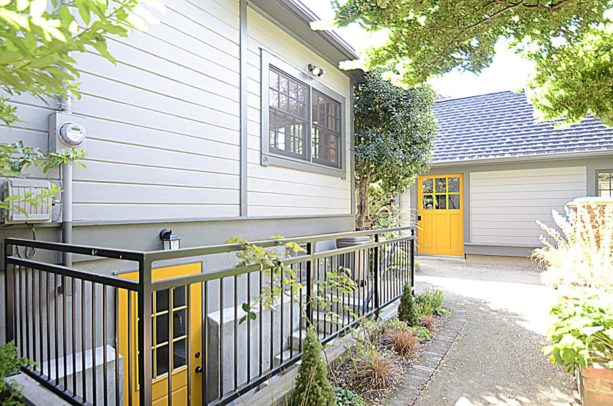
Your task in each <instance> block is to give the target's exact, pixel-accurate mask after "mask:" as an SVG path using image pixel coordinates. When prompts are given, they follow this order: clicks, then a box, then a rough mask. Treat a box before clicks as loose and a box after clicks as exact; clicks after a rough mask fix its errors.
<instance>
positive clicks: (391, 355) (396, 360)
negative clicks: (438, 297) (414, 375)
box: [329, 314, 449, 405]
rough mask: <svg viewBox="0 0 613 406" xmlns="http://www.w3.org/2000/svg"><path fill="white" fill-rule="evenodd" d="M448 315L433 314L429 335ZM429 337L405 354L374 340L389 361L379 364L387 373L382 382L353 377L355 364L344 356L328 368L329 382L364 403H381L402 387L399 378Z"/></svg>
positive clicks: (438, 329) (440, 326)
mask: <svg viewBox="0 0 613 406" xmlns="http://www.w3.org/2000/svg"><path fill="white" fill-rule="evenodd" d="M448 317H449V314H444V315H441V316H435V318H434V319H435V324H434V326H432V330H430V333H431V334H432V338H434V337H436V335H437V334H438V332H439V331H440V330H441V329H442V327H443V326H444V325H445V323H446V321H447V318H448ZM392 320H394V319H392ZM385 323H386V322H382V324H385ZM432 338H430V339H428V340H424V341H419V340H418V341H417V343H416V345H415V347H414V348H413V349H412V351H411V352H410V353H408V354H406V355H400V354H398V353H397V352H396V351H394V349H393V348H392V346H391V345H389V343H386V342H382V341H381V340H379V341H378V342H375V343H374V344H375V346H376V348H377V351H379V352H381V353H383V354H385V357H387V359H386V361H385V362H388V363H389V364H388V365H385V364H380V365H381V366H382V367H385V368H388V369H389V372H390V377H389V381H388V382H386V384H384V385H373V384H372V381H371V382H368V378H367V377H364V376H362V379H356V370H355V366H354V363H353V361H352V360H351V359H349V358H348V356H345V357H343V359H342V360H341V361H340V362H338V363H337V364H336V365H335V367H334V368H333V369H332V370H331V371H330V374H329V377H330V381H331V382H332V384H333V385H334V386H336V387H340V388H344V389H349V390H351V391H352V392H354V393H356V394H358V395H360V396H361V397H362V398H363V400H364V402H365V403H366V404H367V405H381V404H384V403H385V401H386V400H387V399H388V398H389V397H390V396H391V395H393V394H394V393H395V392H396V391H397V390H399V389H401V386H402V384H403V383H404V380H403V379H402V378H403V377H404V376H405V375H407V374H408V372H409V370H410V369H411V367H412V366H414V365H415V364H416V362H417V361H418V359H419V357H420V355H421V354H422V353H423V352H424V351H425V350H426V348H427V347H428V344H429V343H430V341H431V340H432ZM350 353H351V351H350Z"/></svg>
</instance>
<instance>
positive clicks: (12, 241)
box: [4, 238, 145, 261]
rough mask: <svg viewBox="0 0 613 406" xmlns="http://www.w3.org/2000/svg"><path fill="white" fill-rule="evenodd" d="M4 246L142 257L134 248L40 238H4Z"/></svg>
mask: <svg viewBox="0 0 613 406" xmlns="http://www.w3.org/2000/svg"><path fill="white" fill-rule="evenodd" d="M4 244H5V246H7V245H12V246H16V247H29V248H38V249H41V250H50V251H59V252H68V253H72V254H81V255H88V256H97V257H105V258H114V259H124V260H128V261H141V260H143V258H144V254H145V253H144V252H142V251H134V250H119V249H114V248H104V247H94V246H91V245H75V244H65V243H61V242H50V241H40V240H28V239H25V238H6V239H5V240H4Z"/></svg>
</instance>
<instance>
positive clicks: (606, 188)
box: [596, 169, 613, 197]
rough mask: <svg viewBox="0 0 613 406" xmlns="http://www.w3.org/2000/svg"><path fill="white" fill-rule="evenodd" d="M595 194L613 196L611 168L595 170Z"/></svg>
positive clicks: (612, 172) (612, 173)
mask: <svg viewBox="0 0 613 406" xmlns="http://www.w3.org/2000/svg"><path fill="white" fill-rule="evenodd" d="M596 194H597V195H598V196H600V197H613V169H610V170H604V171H598V172H596Z"/></svg>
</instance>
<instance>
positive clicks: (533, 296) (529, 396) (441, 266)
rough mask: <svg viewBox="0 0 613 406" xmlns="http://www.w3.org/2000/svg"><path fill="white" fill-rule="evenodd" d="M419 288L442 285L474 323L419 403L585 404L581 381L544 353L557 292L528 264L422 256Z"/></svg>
mask: <svg viewBox="0 0 613 406" xmlns="http://www.w3.org/2000/svg"><path fill="white" fill-rule="evenodd" d="M420 263H421V271H420V273H418V274H417V278H416V280H417V291H418V292H419V291H420V290H423V289H425V288H426V287H428V286H436V287H438V288H440V289H442V290H443V291H444V293H445V299H446V303H447V305H448V306H449V307H451V308H455V309H463V310H464V311H465V312H466V313H465V318H466V320H467V324H466V326H465V328H464V330H463V332H462V333H461V334H460V336H459V337H458V338H457V339H456V341H455V343H454V344H453V345H452V347H451V349H450V350H449V352H448V353H447V356H446V358H445V359H444V360H443V362H442V363H441V365H440V366H439V368H438V370H437V372H436V373H435V374H434V375H433V377H432V378H431V380H430V382H429V383H428V384H427V385H426V386H425V387H424V389H423V390H422V392H421V393H420V394H419V396H418V397H417V401H416V402H415V405H417V406H439V405H440V406H444V405H454V406H485V405H505V406H507V405H512V406H514V405H520V406H525V405H530V406H562V405H578V404H579V402H578V401H577V400H576V399H577V396H578V395H577V394H576V392H575V384H574V382H573V379H572V378H571V377H570V376H569V375H567V374H565V373H564V371H563V370H561V369H560V368H554V367H553V366H551V364H549V361H548V360H547V359H546V358H545V357H544V356H543V354H542V353H541V347H542V346H543V345H544V344H545V342H546V340H545V330H546V320H547V314H548V311H549V308H550V306H551V304H552V303H554V302H555V293H554V292H553V291H552V290H551V289H550V288H548V287H545V286H543V285H542V284H541V283H540V277H539V273H538V272H536V271H535V270H534V269H533V268H532V267H530V266H529V265H528V264H525V265H523V266H522V265H518V264H498V265H489V264H470V265H469V264H464V263H461V262H449V261H441V260H432V259H421V260H420Z"/></svg>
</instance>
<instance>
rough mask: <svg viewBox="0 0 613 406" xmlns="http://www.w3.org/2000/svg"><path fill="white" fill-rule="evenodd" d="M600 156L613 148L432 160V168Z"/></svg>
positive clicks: (607, 153) (611, 151)
mask: <svg viewBox="0 0 613 406" xmlns="http://www.w3.org/2000/svg"><path fill="white" fill-rule="evenodd" d="M599 156H613V150H606V151H590V152H562V153H557V154H546V155H524V156H515V157H500V158H481V159H464V160H456V161H442V162H432V164H431V165H430V166H431V167H432V168H438V167H447V166H463V165H480V164H490V163H492V164H495V163H508V162H518V161H521V162H526V161H542V160H548V159H555V160H561V159H580V158H593V157H599Z"/></svg>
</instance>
